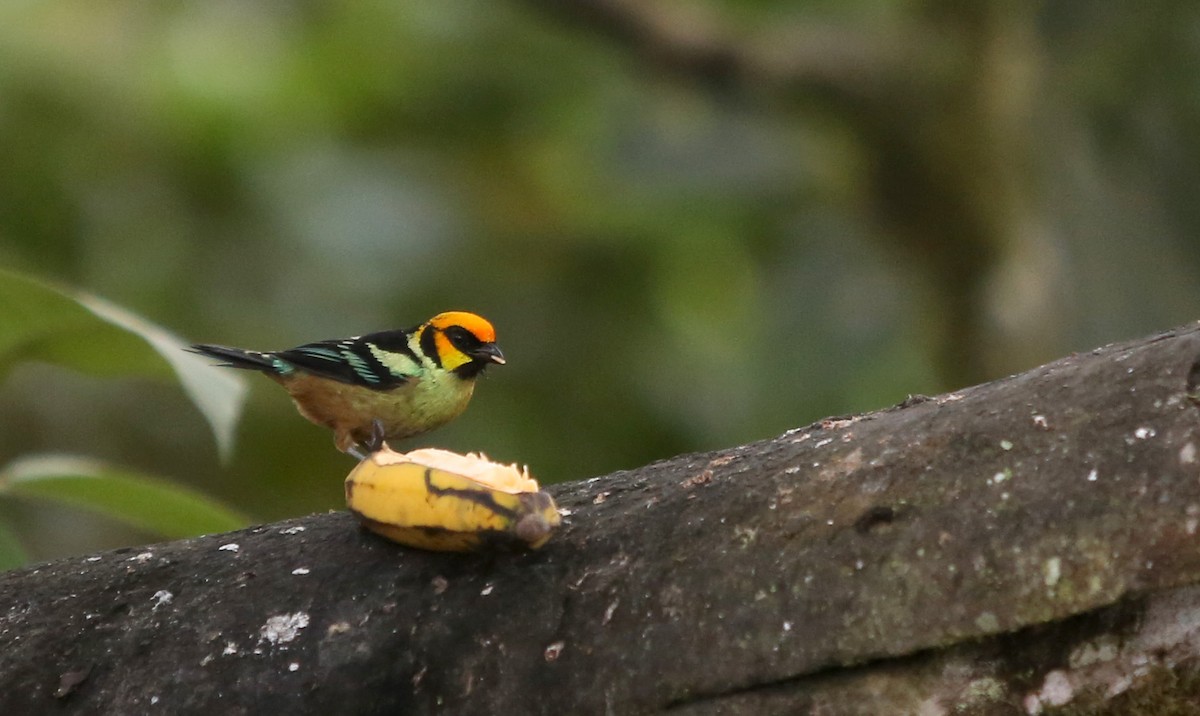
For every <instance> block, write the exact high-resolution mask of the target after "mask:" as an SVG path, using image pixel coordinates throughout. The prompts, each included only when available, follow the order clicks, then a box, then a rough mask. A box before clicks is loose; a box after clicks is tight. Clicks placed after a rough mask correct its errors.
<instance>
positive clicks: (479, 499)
mask: <svg viewBox="0 0 1200 716" xmlns="http://www.w3.org/2000/svg"><path fill="white" fill-rule="evenodd" d="M346 505H347V506H348V507H349V508H350V511H351V512H353V513H354V514H355V515H357V516H358V518H359V520H360V521H361V522H362V524H363V526H364V527H366V528H367V529H369V530H371V531H372V532H374V533H376V534H378V535H381V536H383V537H386V538H387V539H390V540H392V541H393V542H399V543H400V544H404V545H408V546H410V547H419V548H421V549H428V550H434V551H439V552H472V551H476V550H481V549H485V548H488V547H493V546H516V547H526V548H529V549H537V548H539V547H541V546H542V545H544V544H545V543H546V542H547V540H549V539H550V536H551V535H552V534H553V532H554V530H555V528H557V527H558V526H559V524H560V523H561V521H562V519H561V517H560V516H559V514H558V507H557V506H556V505H555V504H554V499H553V498H552V497H550V495H549V494H547V493H546V492H543V491H541V490H539V489H538V484H537V481H536V480H534V479H533V478H532V477H530V476H529V471H528V468H518V467H517V466H516V465H504V464H500V463H495V462H492V461H490V460H488V459H487V458H486V457H484V456H483V455H477V454H475V453H469V454H467V455H460V454H458V453H453V452H449V451H447V450H439V449H436V448H423V449H420V450H413V451H412V452H408V453H399V452H395V451H394V450H392V449H390V448H388V447H387V446H386V445H383V446H381V448H380V449H379V450H377V451H375V452H373V453H371V454H370V455H368V456H367V458H366V459H364V460H363V461H362V462H360V463H359V464H358V466H357V467H355V468H354V470H352V471H351V472H350V474H349V475H348V476H347V477H346Z"/></svg>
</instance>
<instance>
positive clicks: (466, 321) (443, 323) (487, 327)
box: [429, 311, 496, 343]
mask: <svg viewBox="0 0 1200 716" xmlns="http://www.w3.org/2000/svg"><path fill="white" fill-rule="evenodd" d="M429 325H431V326H433V327H434V328H436V329H438V330H439V331H444V330H446V329H447V328H449V327H450V326H462V327H463V328H465V329H467V330H468V331H470V332H471V333H473V334H474V335H475V337H476V338H478V339H479V340H480V341H481V342H483V343H495V342H496V329H495V328H493V327H492V324H491V323H488V320H487V319H486V318H484V317H483V316H477V315H475V314H474V313H468V312H467V311H446V312H445V313H439V314H437V315H436V316H434V317H433V318H431V319H429Z"/></svg>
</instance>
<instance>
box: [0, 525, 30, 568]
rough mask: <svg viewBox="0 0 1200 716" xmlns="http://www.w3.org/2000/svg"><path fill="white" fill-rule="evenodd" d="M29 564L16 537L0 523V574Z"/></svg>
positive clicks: (27, 556)
mask: <svg viewBox="0 0 1200 716" xmlns="http://www.w3.org/2000/svg"><path fill="white" fill-rule="evenodd" d="M28 562H29V555H28V554H27V553H26V552H25V548H24V547H22V546H21V543H20V542H19V541H17V536H16V535H14V534H13V533H12V530H10V529H8V527H7V526H5V525H4V523H2V522H0V572H3V571H5V570H8V569H16V568H17V567H20V566H21V565H23V564H26V563H28Z"/></svg>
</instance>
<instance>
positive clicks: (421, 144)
mask: <svg viewBox="0 0 1200 716" xmlns="http://www.w3.org/2000/svg"><path fill="white" fill-rule="evenodd" d="M554 4H555V3H550V2H544V1H536V0H523V1H522V2H501V3H484V2H481V1H480V0H444V1H443V2H438V3H397V2H381V1H379V0H365V1H364V2H358V3H329V2H271V3H244V2H234V1H232V0H217V1H215V2H204V3H167V4H157V5H155V4H150V5H147V4H146V3H138V2H130V1H129V0H113V1H112V2H105V3H93V2H85V1H83V0H62V1H60V2H56V3H35V2H28V1H26V0H19V1H17V2H9V3H5V4H3V5H2V6H0V266H5V267H9V268H15V269H18V270H21V271H24V272H28V273H30V274H34V275H39V276H44V277H49V278H52V279H54V280H57V281H59V282H61V283H63V284H65V285H70V286H75V287H79V288H81V289H84V290H87V291H89V292H91V293H93V294H96V295H99V296H103V297H104V298H106V299H108V300H110V301H113V302H115V303H117V304H120V305H122V306H126V307H128V308H129V309H131V310H132V311H134V312H136V313H137V314H140V315H142V316H145V317H147V318H148V319H149V320H152V321H154V322H156V323H158V324H160V325H165V326H169V327H170V328H171V329H172V330H173V331H174V332H176V333H177V334H180V335H183V336H186V337H187V338H188V339H190V340H195V341H205V342H216V343H223V344H229V345H239V346H246V347H251V348H262V349H270V348H284V347H288V346H292V345H295V344H298V343H301V342H306V341H311V340H316V339H323V338H334V337H340V336H345V335H353V334H358V333H363V332H366V331H370V330H377V329H382V328H388V327H403V326H410V325H413V324H415V323H418V322H420V321H421V320H424V319H425V318H427V317H428V316H430V315H432V314H434V313H436V312H438V311H441V310H446V309H454V308H463V309H469V310H474V311H477V312H479V313H481V314H483V315H485V316H487V317H488V318H489V319H491V320H492V321H493V322H494V323H495V324H496V326H497V329H498V332H499V343H500V345H501V346H502V347H503V349H504V351H505V354H506V355H507V356H508V357H509V365H508V366H506V367H503V368H500V369H497V370H494V371H491V372H490V373H489V375H488V376H487V378H486V380H484V381H483V382H482V384H481V385H480V386H479V389H478V390H477V392H476V397H475V399H474V401H473V404H472V406H471V408H470V410H468V411H467V413H466V414H465V415H464V416H463V417H462V418H460V419H459V420H458V421H457V422H455V423H454V424H452V425H451V426H448V427H446V428H444V429H442V430H440V431H438V432H436V433H434V434H432V435H429V436H426V437H424V438H421V439H420V440H415V441H413V442H412V444H411V445H406V446H401V447H413V446H416V445H424V444H432V445H437V446H441V447H446V448H450V449H456V450H460V451H466V450H483V451H485V452H487V453H488V454H490V455H492V456H494V457H496V458H497V459H502V460H515V461H522V462H528V463H529V464H530V466H531V468H532V470H533V472H534V473H535V474H536V475H537V476H538V477H539V478H541V479H542V480H543V481H547V482H556V481H561V480H572V479H579V478H584V477H589V476H592V475H596V474H601V473H604V472H607V471H611V470H615V469H619V468H627V467H633V466H636V465H640V464H643V463H645V462H648V461H651V460H653V459H657V458H662V457H667V456H669V455H672V454H676V453H679V452H684V451H689V450H701V449H709V448H716V447H721V446H728V445H734V444H739V443H742V442H746V441H750V440H756V439H761V438H767V437H770V436H772V435H775V434H778V433H779V432H782V431H784V430H786V429H788V428H791V427H795V426H797V425H802V424H806V423H808V422H811V421H813V420H815V419H818V418H820V417H823V416H825V415H829V414H839V413H847V412H852V411H860V410H868V409H873V408H878V407H883V406H886V405H889V404H891V403H895V402H897V401H899V400H901V399H903V398H904V397H905V396H906V395H907V394H910V393H919V392H938V391H941V390H947V389H953V388H955V387H959V386H961V385H963V384H965V383H968V382H975V381H982V380H986V379H988V378H991V377H995V376H999V375H1003V374H1005V373H1009V372H1014V371H1018V370H1021V369H1024V368H1027V367H1030V366H1033V365H1036V364H1038V363H1040V362H1043V361H1046V360H1050V359H1053V358H1055V357H1058V356H1060V355H1062V354H1064V353H1066V352H1069V351H1072V350H1080V349H1086V348H1089V347H1091V346H1093V345H1096V344H1100V343H1105V342H1109V341H1112V340H1117V339H1120V338H1126V337H1131V336H1134V335H1138V334H1142V333H1147V332H1150V331H1153V330H1156V329H1160V328H1165V327H1169V326H1171V325H1175V324H1179V323H1182V322H1185V321H1187V320H1191V319H1192V318H1193V317H1194V316H1195V314H1196V312H1197V311H1196V307H1197V305H1198V304H1200V288H1198V286H1197V282H1196V280H1195V277H1196V265H1197V260H1198V258H1200V250H1198V248H1200V244H1198V242H1197V241H1196V239H1195V237H1196V236H1198V235H1200V210H1198V209H1197V207H1198V206H1200V204H1198V203H1197V202H1196V201H1195V199H1194V191H1195V187H1196V186H1197V185H1200V183H1198V181H1197V179H1200V177H1198V176H1197V174H1198V173H1200V132H1197V131H1196V129H1197V126H1198V125H1200V79H1198V78H1200V75H1197V74H1196V73H1195V72H1193V71H1191V69H1190V68H1192V67H1194V66H1196V61H1197V59H1200V39H1198V38H1200V9H1198V8H1196V7H1194V6H1193V5H1192V4H1187V3H1182V2H1155V3H1151V4H1150V5H1138V6H1128V7H1125V6H1117V5H1114V4H1111V3H1108V4H1103V3H1102V4H1095V3H1071V2H1069V3H1057V4H1046V5H1040V4H1025V5H1020V4H1013V5H1009V4H999V5H992V4H986V3H977V4H953V3H938V2H925V3H911V2H884V1H878V0H875V1H866V0H855V1H854V2H846V3H829V2H801V3H795V2H783V1H782V0H758V1H756V2H754V3H735V2H731V1H726V2H711V1H710V2H690V3H683V2H664V1H661V0H660V1H657V2H647V3H644V4H638V3H615V4H611V3H610V4H609V5H613V6H618V7H626V6H628V8H627V9H628V11H629V12H631V13H634V16H633V17H631V18H629V22H628V23H626V24H624V25H622V24H621V23H619V22H612V21H611V18H604V17H602V16H598V15H596V14H595V13H594V12H587V11H586V10H587V6H589V5H591V3H588V2H579V3H575V2H566V3H558V4H557V5H559V6H560V7H558V8H557V9H555V10H553V11H551V10H549V9H548V7H549V6H550V5H554ZM629 8H631V9H629ZM643 12H644V13H645V15H646V17H640V16H637V14H638V13H643ZM639 23H640V24H639ZM630 27H634V28H640V29H639V30H638V31H631V30H630V29H629V28H630ZM673 37H674V38H676V39H678V38H679V37H684V38H688V41H689V42H691V43H692V44H691V46H690V50H691V54H688V52H681V51H680V48H679V46H678V45H679V43H678V42H677V43H675V45H672V42H671V38H673ZM706 43H707V44H706ZM722 43H723V44H722ZM710 45H719V46H718V47H717V49H718V50H720V52H713V53H711V55H712V57H714V58H716V60H721V61H713V62H702V61H700V60H702V59H704V57H705V55H704V51H705V48H706V47H708V46H710ZM743 49H744V50H745V53H746V54H745V56H746V57H750V58H752V61H742V60H739V57H741V56H742V55H741V54H740V53H741V52H742V50H743ZM722 58H724V59H723V60H722ZM754 58H757V59H754ZM722 61H723V62H724V63H725V64H722ZM5 311H6V307H5V306H3V305H0V315H2V314H3V313H4V312H5ZM90 347H91V349H93V350H94V351H96V352H97V353H107V352H109V351H115V350H117V348H116V347H115V346H114V344H113V343H111V342H110V341H107V340H97V341H95V343H94V344H92V345H91V346H90ZM114 355H115V353H114ZM251 378H255V376H251ZM250 385H251V394H250V401H249V404H248V406H247V408H246V412H245V414H244V417H243V422H242V425H241V427H240V430H239V434H238V443H237V445H236V448H235V450H234V453H233V458H232V460H231V461H230V462H228V463H222V462H221V461H220V460H219V458H218V455H217V452H216V450H215V449H214V447H213V442H212V440H211V439H209V432H208V429H207V426H206V425H205V422H204V418H203V417H202V415H201V414H200V413H199V412H198V411H196V410H195V408H194V407H193V406H192V404H191V403H190V402H189V401H188V400H187V398H186V396H185V394H184V392H183V391H180V390H179V389H178V387H176V386H172V385H169V384H164V383H160V382H149V381H143V380H136V379H135V380H130V379H119V380H109V379H104V380H101V379H96V378H88V377H82V376H79V375H77V374H75V373H73V372H70V371H67V370H63V369H61V368H56V367H48V366H45V365H41V364H37V363H26V364H22V365H20V366H18V367H16V368H15V369H14V370H13V371H12V372H11V373H10V374H9V376H8V377H7V379H6V381H5V382H4V384H3V385H2V386H0V427H2V429H0V463H3V462H6V461H7V460H10V459H12V458H14V457H16V456H20V455H26V454H31V453H39V452H67V453H76V454H86V455H90V456H95V457H96V458H98V459H101V460H104V461H106V462H109V463H111V464H120V465H126V466H128V467H129V469H131V470H134V471H136V472H144V473H149V474H157V475H170V476H173V477H175V478H176V479H178V480H179V481H181V482H182V483H183V484H187V485H192V486H195V487H197V488H199V489H200V490H202V491H203V492H205V493H207V494H211V495H215V496H218V497H219V498H221V499H223V500H225V501H227V502H229V503H232V504H236V505H239V506H240V507H241V508H242V509H244V510H245V511H246V512H248V513H250V514H254V515H257V516H260V517H262V518H263V519H276V518H281V517H284V516H287V515H294V514H298V513H303V512H308V511H313V510H322V509H330V508H338V507H340V504H341V499H342V497H341V489H342V488H341V480H342V479H343V478H344V476H345V474H346V473H347V472H348V471H349V469H350V468H351V467H352V462H351V461H350V460H349V459H348V458H346V457H345V456H343V455H341V454H339V453H337V452H336V451H335V450H334V449H333V447H332V441H331V439H330V436H329V435H328V434H327V432H326V431H324V430H322V429H320V428H317V427H315V426H312V425H310V424H308V423H307V422H306V421H304V420H303V419H301V418H299V417H298V416H297V415H296V414H295V411H294V410H293V409H292V407H291V405H290V404H289V401H288V400H287V398H286V396H285V395H284V394H283V393H282V391H280V390H279V389H278V387H277V386H275V385H273V384H271V383H270V382H269V381H266V380H257V381H251V383H250ZM0 522H4V523H6V524H12V525H15V531H16V532H17V533H18V534H20V535H22V536H25V537H28V538H31V539H32V540H33V542H34V544H35V548H34V554H35V555H37V556H50V555H55V554H62V553H68V552H79V551H85V550H92V549H96V548H98V547H101V546H105V545H113V544H120V543H123V542H128V541H132V540H136V539H142V538H145V535H128V534H114V533H112V532H111V531H110V530H109V528H108V527H107V526H105V525H104V524H97V525H91V524H90V523H88V522H86V521H82V520H79V519H77V518H76V517H75V516H74V515H70V516H64V514H63V513H61V512H59V511H56V510H53V509H33V508H30V507H28V506H23V507H21V508H20V509H17V508H14V507H13V506H12V505H8V504H0ZM64 525H67V526H69V527H70V529H63V526H64Z"/></svg>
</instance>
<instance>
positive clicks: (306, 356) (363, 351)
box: [271, 331, 411, 390]
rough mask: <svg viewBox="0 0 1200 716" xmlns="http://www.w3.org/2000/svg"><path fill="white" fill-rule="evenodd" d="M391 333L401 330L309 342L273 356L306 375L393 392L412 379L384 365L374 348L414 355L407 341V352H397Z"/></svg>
mask: <svg viewBox="0 0 1200 716" xmlns="http://www.w3.org/2000/svg"><path fill="white" fill-rule="evenodd" d="M391 333H398V331H395V332H385V333H379V334H372V335H369V336H362V337H357V338H346V339H343V340H331V341H318V342H316V343H306V344H305V345H302V346H296V347H295V348H289V349H288V350H286V351H274V352H272V353H271V355H272V356H274V357H276V358H280V359H282V360H284V361H286V362H287V363H288V364H289V365H291V366H294V367H295V368H296V369H297V370H301V371H304V372H305V373H311V374H313V375H316V376H320V377H322V378H329V379H330V380H336V381H340V382H342V383H347V384H349V385H357V386H362V387H364V388H371V389H373V390H390V389H392V388H395V387H397V386H400V385H403V384H404V383H406V382H408V379H409V376H406V375H402V374H399V373H396V372H394V371H393V370H391V369H390V368H388V367H387V366H386V365H384V364H383V363H381V362H380V361H379V359H378V358H376V357H375V354H374V353H373V352H372V351H371V345H372V344H374V345H376V346H378V347H380V348H381V349H383V350H388V351H392V352H398V353H404V354H411V351H410V350H409V349H408V344H407V342H401V345H403V350H397V346H396V345H395V341H394V340H390V339H391V338H392V336H391ZM376 336H385V337H386V339H385V340H386V345H384V344H381V343H380V342H379V341H376V340H374V338H375V337H376Z"/></svg>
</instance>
